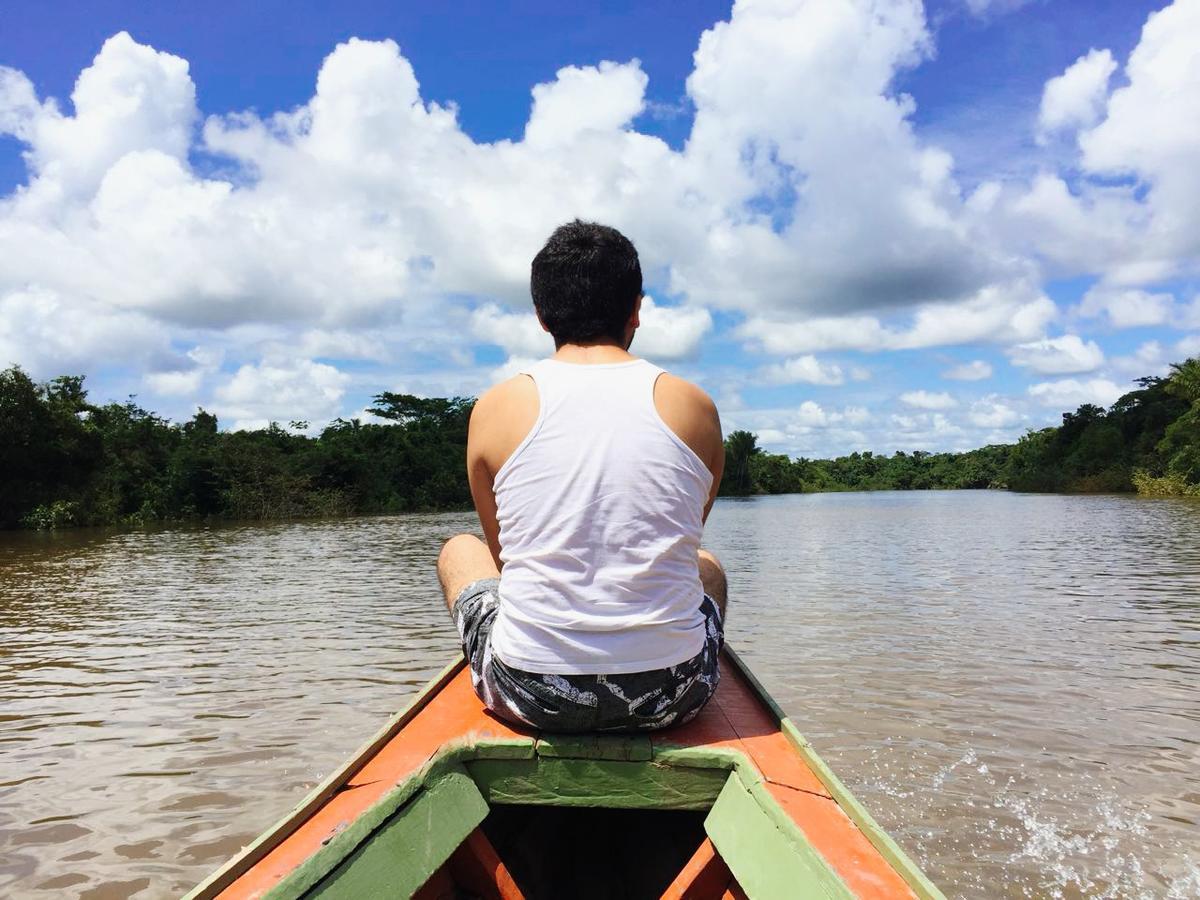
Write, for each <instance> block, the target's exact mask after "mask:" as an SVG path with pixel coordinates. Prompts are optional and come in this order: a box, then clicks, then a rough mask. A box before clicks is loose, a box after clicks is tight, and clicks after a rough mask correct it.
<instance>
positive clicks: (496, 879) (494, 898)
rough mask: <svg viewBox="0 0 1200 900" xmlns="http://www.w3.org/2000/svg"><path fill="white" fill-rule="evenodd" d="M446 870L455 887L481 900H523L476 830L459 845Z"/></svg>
mask: <svg viewBox="0 0 1200 900" xmlns="http://www.w3.org/2000/svg"><path fill="white" fill-rule="evenodd" d="M449 870H450V871H451V872H453V873H454V880H455V881H456V882H457V883H458V884H460V885H461V886H462V887H464V888H466V889H467V890H469V891H471V892H472V893H474V894H477V895H478V896H480V897H482V898H483V900H525V895H524V894H523V893H522V892H521V889H520V888H519V887H517V882H516V881H515V880H514V879H513V877H512V873H511V872H509V871H508V866H506V865H505V864H504V861H503V860H502V859H500V855H499V854H498V853H497V852H496V848H495V847H493V846H492V842H491V841H489V840H488V837H487V835H486V834H484V833H483V829H482V828H476V829H475V830H474V831H472V832H471V833H470V834H469V835H468V836H467V839H466V840H465V841H463V842H462V843H461V844H459V845H458V849H457V850H455V851H454V855H453V856H451V857H450V863H449Z"/></svg>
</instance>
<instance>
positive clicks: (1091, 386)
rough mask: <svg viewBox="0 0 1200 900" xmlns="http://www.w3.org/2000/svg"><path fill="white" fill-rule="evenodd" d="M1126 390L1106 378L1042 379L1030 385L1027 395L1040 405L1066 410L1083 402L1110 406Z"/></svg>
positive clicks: (1072, 408)
mask: <svg viewBox="0 0 1200 900" xmlns="http://www.w3.org/2000/svg"><path fill="white" fill-rule="evenodd" d="M1126 391H1127V388H1122V387H1121V386H1119V385H1117V384H1114V383H1113V382H1112V381H1109V380H1108V379H1107V378H1090V379H1087V380H1080V379H1077V378H1062V379H1059V380H1058V381H1043V382H1041V383H1040V384H1034V385H1030V387H1029V396H1031V397H1033V398H1034V399H1035V400H1037V401H1038V402H1039V403H1040V404H1041V405H1042V406H1045V407H1049V408H1052V409H1056V410H1061V411H1063V412H1068V411H1071V410H1074V409H1076V408H1077V407H1079V406H1082V405H1083V404H1084V403H1093V404H1095V405H1097V406H1103V407H1108V406H1111V405H1112V404H1113V403H1115V402H1116V401H1117V398H1119V397H1120V396H1121V395H1122V394H1124V393H1126Z"/></svg>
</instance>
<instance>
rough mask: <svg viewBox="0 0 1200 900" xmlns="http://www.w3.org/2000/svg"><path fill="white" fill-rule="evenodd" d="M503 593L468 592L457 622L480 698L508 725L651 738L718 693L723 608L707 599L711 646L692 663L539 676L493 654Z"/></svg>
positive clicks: (480, 588)
mask: <svg viewBox="0 0 1200 900" xmlns="http://www.w3.org/2000/svg"><path fill="white" fill-rule="evenodd" d="M499 589H500V580H499V579H497V578H485V579H482V580H480V581H476V582H473V583H471V584H469V585H467V586H466V587H465V588H463V590H462V593H460V594H459V595H458V599H457V600H455V602H454V612H453V615H454V624H455V625H457V626H458V633H459V636H460V637H461V638H462V644H463V652H464V653H466V656H467V660H468V662H469V663H470V666H471V683H472V684H473V685H474V686H475V693H476V694H478V695H479V699H480V700H482V701H483V702H484V704H485V705H486V706H487V707H488V709H490V710H491V711H492V712H494V713H495V714H496V715H498V716H500V717H501V718H502V719H508V720H509V721H514V722H517V723H521V724H526V725H532V726H533V727H535V728H540V729H544V730H546V731H649V730H652V729H656V728H666V727H668V726H670V725H682V724H683V723H684V722H688V721H690V720H692V719H694V718H695V717H696V715H697V714H698V713H699V712H700V710H701V709H702V708H703V706H704V704H705V703H707V702H708V698H709V697H711V696H712V694H713V691H715V690H716V689H717V683H718V682H719V681H720V678H721V673H720V671H719V669H718V668H717V657H718V656H719V655H720V652H721V645H722V642H723V640H724V637H723V633H722V624H721V614H720V612H719V611H718V610H717V604H716V603H715V602H713V600H712V598H711V597H708V596H707V595H706V596H705V597H704V599H703V600H702V601H701V602H700V609H701V610H702V611H703V612H704V625H705V640H704V646H703V648H701V650H700V652H699V653H697V654H696V655H695V656H693V657H692V658H691V659H689V660H687V661H686V662H681V663H679V664H678V665H674V666H670V667H668V668H665V669H653V670H651V671H648V672H632V673H629V674H621V675H538V674H535V673H533V672H523V671H521V670H520V669H514V668H511V667H510V666H506V665H505V664H504V663H503V662H501V661H500V659H499V657H497V656H495V655H494V654H493V653H492V625H493V624H494V623H495V621H496V612H497V611H498V610H499V608H500V599H499Z"/></svg>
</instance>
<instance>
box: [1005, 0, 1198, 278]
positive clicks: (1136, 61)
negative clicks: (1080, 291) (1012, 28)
mask: <svg viewBox="0 0 1200 900" xmlns="http://www.w3.org/2000/svg"><path fill="white" fill-rule="evenodd" d="M1197 35H1200V3H1197V2H1196V0H1176V2H1174V3H1172V4H1170V5H1169V6H1167V7H1165V8H1164V9H1161V10H1159V11H1157V12H1155V13H1152V14H1151V15H1150V16H1149V17H1148V18H1147V20H1146V24H1145V26H1144V27H1143V29H1142V34H1141V38H1140V40H1139V42H1138V44H1137V46H1136V47H1135V48H1134V49H1133V51H1132V52H1131V53H1130V55H1129V59H1128V61H1127V62H1126V64H1125V66H1124V72H1123V75H1124V76H1125V77H1124V80H1125V81H1126V82H1127V83H1125V84H1123V85H1121V86H1119V87H1117V88H1116V89H1115V90H1112V91H1111V93H1107V94H1106V93H1105V92H1104V90H1103V89H1102V88H1103V87H1104V85H1106V84H1107V80H1108V74H1110V68H1111V67H1110V62H1111V58H1110V56H1106V55H1105V52H1104V51H1093V52H1092V53H1090V54H1089V55H1088V56H1086V57H1084V58H1083V59H1082V60H1080V61H1079V62H1077V63H1076V64H1075V65H1074V66H1072V68H1071V69H1070V70H1068V72H1067V73H1064V75H1063V76H1060V77H1062V78H1063V79H1066V80H1064V81H1062V82H1052V84H1055V85H1056V89H1055V90H1051V85H1047V96H1048V98H1049V97H1055V96H1057V97H1058V100H1055V101H1053V102H1051V103H1050V106H1049V109H1048V110H1047V109H1046V107H1045V104H1044V108H1043V112H1047V113H1048V115H1049V117H1050V118H1049V123H1055V122H1057V123H1060V124H1062V125H1067V124H1071V123H1073V124H1075V125H1083V126H1084V127H1083V129H1082V130H1081V131H1080V132H1079V135H1078V146H1079V157H1078V162H1077V165H1078V169H1079V172H1080V173H1081V175H1082V177H1080V178H1075V179H1072V182H1071V183H1068V180H1067V179H1066V178H1064V177H1060V176H1059V175H1056V174H1053V173H1043V174H1042V175H1040V176H1039V177H1038V178H1037V179H1036V180H1035V182H1034V183H1033V184H1032V185H1031V186H1030V187H1029V189H1028V190H1025V191H1015V192H1010V193H1009V195H1008V196H1006V197H1002V199H1001V200H1000V202H999V205H998V206H997V207H994V208H993V209H994V212H995V213H996V214H995V215H992V216H991V217H990V218H991V222H990V225H991V226H992V227H993V228H998V229H999V230H1001V231H1004V232H1005V233H1006V239H1007V240H1008V241H1010V242H1011V243H1012V244H1013V245H1014V246H1024V248H1025V249H1026V250H1027V251H1028V252H1030V253H1033V254H1035V255H1037V256H1039V257H1042V258H1044V259H1046V260H1047V261H1048V262H1050V263H1051V264H1053V265H1054V266H1055V267H1057V268H1059V269H1061V270H1062V271H1063V272H1068V273H1069V272H1074V273H1080V272H1086V273H1093V274H1102V275H1103V276H1104V277H1105V280H1106V281H1107V282H1108V283H1109V284H1112V285H1123V286H1135V287H1137V286H1145V285H1149V284H1152V283H1155V282H1161V281H1164V280H1166V279H1169V278H1173V277H1179V276H1186V275H1189V274H1194V273H1195V272H1196V270H1197V269H1198V268H1200V265H1198V263H1200V237H1198V235H1200V204H1197V203H1196V198H1197V197H1198V196H1200V167H1198V166H1196V165H1195V159H1196V156H1197V154H1198V153H1200V58H1198V57H1197V54H1196V52H1195V47H1196V41H1197ZM1068 76H1072V77H1071V78H1069V79H1068ZM1089 119H1096V121H1095V122H1094V124H1091V125H1090V126H1089V125H1087V122H1088V120H1089ZM1006 217H1007V218H1008V219H1009V221H1008V223H1007V225H1005V224H1003V223H1004V220H1005V219H1006Z"/></svg>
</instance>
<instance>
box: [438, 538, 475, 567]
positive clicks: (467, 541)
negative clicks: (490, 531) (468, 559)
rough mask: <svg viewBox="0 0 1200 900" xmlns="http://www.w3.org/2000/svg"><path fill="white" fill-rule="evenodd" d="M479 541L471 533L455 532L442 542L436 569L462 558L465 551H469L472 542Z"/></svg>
mask: <svg viewBox="0 0 1200 900" xmlns="http://www.w3.org/2000/svg"><path fill="white" fill-rule="evenodd" d="M478 543H480V540H479V538H477V537H475V535H473V534H456V535H455V536H454V537H452V538H450V540H448V541H446V543H444V544H442V552H441V553H439V554H438V569H439V570H442V569H446V568H448V567H449V566H450V565H452V564H453V562H454V561H455V560H457V559H460V558H462V556H463V555H464V554H466V553H470V552H471V550H472V549H473V548H472V546H471V545H472V544H478Z"/></svg>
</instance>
